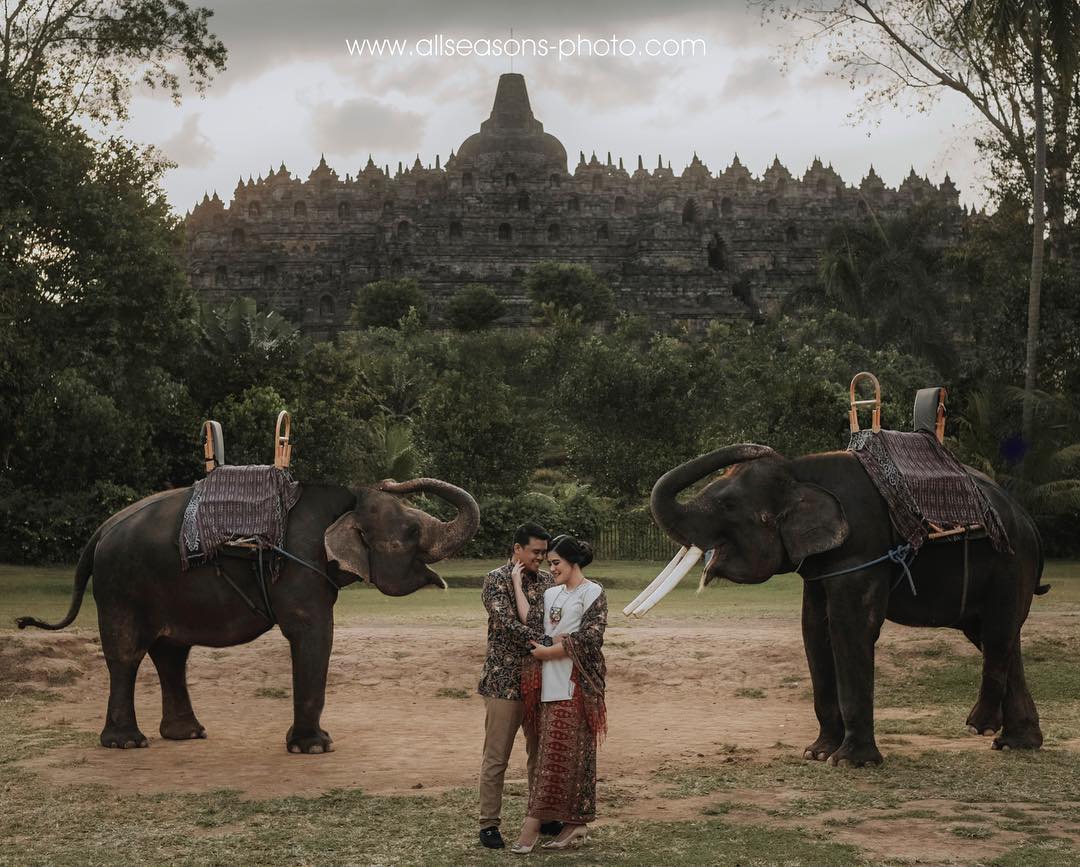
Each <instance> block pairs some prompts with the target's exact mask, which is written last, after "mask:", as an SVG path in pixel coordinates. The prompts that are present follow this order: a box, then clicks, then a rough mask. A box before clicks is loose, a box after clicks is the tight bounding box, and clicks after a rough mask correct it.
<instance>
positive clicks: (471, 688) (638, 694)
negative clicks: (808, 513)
mask: <svg viewBox="0 0 1080 867" xmlns="http://www.w3.org/2000/svg"><path fill="white" fill-rule="evenodd" d="M1054 619H1055V618H1053V617H1049V618H1047V622H1045V623H1044V624H1042V626H1041V627H1040V632H1045V631H1046V630H1047V629H1049V630H1051V631H1052V630H1053V629H1054V628H1056V627H1062V628H1064V627H1066V626H1068V627H1069V628H1071V627H1072V622H1071V621H1070V623H1068V624H1065V623H1061V624H1055V623H1052V622H1050V621H1051V620H1054ZM927 637H928V633H927V632H925V631H916V630H908V629H904V628H902V627H896V626H891V625H889V626H887V627H886V630H885V633H884V635H883V637H882V639H881V642H880V644H879V648H880V651H879V660H880V661H879V665H887V664H888V662H887V659H888V657H889V650H890V648H900V647H902V646H903V645H904V644H905V643H907V642H912V641H918V640H925V639H926V638H927ZM934 638H935V639H940V638H945V639H947V640H949V641H953V640H956V641H957V642H958V645H959V643H960V640H959V639H956V638H955V637H951V636H947V635H945V634H944V632H943V631H938V632H936V633H935V634H934ZM3 644H4V645H5V646H4V647H2V648H0V651H3V654H2V655H3V657H4V658H5V660H6V661H7V662H8V663H9V664H16V665H27V666H32V667H33V668H34V670H35V673H36V675H37V676H36V677H35V680H40V679H41V678H42V677H44V678H45V680H46V681H47V682H49V683H51V684H53V685H54V686H57V685H59V688H58V692H59V694H60V696H61V699H60V700H59V701H54V702H49V703H42V704H38V705H36V707H37V708H38V711H37V715H38V718H37V719H35V720H34V722H36V723H39V724H63V725H70V726H71V727H73V728H76V729H85V730H88V731H93V732H97V731H98V730H99V729H100V727H101V723H102V719H103V715H104V710H105V700H106V697H107V692H108V679H107V674H106V669H105V665H104V661H103V660H102V658H101V656H100V652H99V649H98V645H97V639H96V636H95V635H94V634H93V633H92V632H90V631H80V632H78V633H75V634H55V635H53V634H42V633H36V634H30V633H22V634H18V635H17V636H16V635H12V636H5V637H4V639H3ZM606 650H607V658H608V665H609V678H608V683H609V696H608V710H609V725H610V732H609V735H608V739H607V742H606V743H605V744H604V746H603V747H602V748H601V752H600V756H599V773H600V778H601V780H600V787H601V792H600V795H601V813H603V814H605V815H604V819H603V821H605V822H612V821H626V820H633V819H639V818H648V819H661V820H667V821H674V820H679V819H693V818H700V816H701V812H702V808H703V806H704V805H706V804H707V803H708V802H710V801H712V802H715V801H716V798H715V796H714V797H712V798H695V797H685V798H678V799H672V798H671V797H664V795H663V790H664V789H665V788H666V787H667V786H668V785H669V784H667V783H665V782H664V781H663V775H662V772H663V771H665V770H672V769H677V770H686V769H691V768H693V767H695V766H698V765H701V766H710V767H714V768H715V767H716V765H717V763H718V762H724V761H733V760H738V761H743V760H748V761H761V762H765V761H768V760H770V759H773V758H776V757H780V756H792V755H796V754H801V751H802V748H803V746H804V745H805V744H807V743H809V742H810V741H811V740H813V738H814V737H815V736H816V723H815V720H814V714H813V707H812V704H811V701H810V686H809V678H808V673H807V669H806V662H805V659H804V657H803V651H802V644H801V639H800V635H799V626H798V623H797V621H795V620H794V619H791V618H783V619H779V618H775V617H774V618H769V619H750V620H746V621H742V622H732V621H728V622H725V623H724V624H722V625H719V624H716V625H714V624H703V625H700V626H697V625H694V626H681V625H677V624H675V625H666V624H664V623H662V622H656V623H651V624H648V625H635V626H632V627H620V626H617V625H613V627H612V628H609V630H608V635H607V647H606ZM483 651H484V646H483V634H482V632H478V630H477V629H476V628H475V627H473V626H470V627H468V628H458V627H451V626H419V625H404V626H393V625H391V626H364V627H348V628H339V629H338V631H337V635H336V638H335V643H334V654H333V657H332V660H331V664H330V677H329V687H328V693H327V704H326V710H325V713H324V716H323V726H324V728H326V730H327V731H329V732H330V734H331V736H332V737H333V738H334V739H335V751H334V752H332V753H330V754H327V755H318V756H297V755H290V754H288V753H287V752H286V750H285V748H284V737H285V732H286V730H287V729H288V727H289V725H290V722H291V712H292V705H291V699H290V694H291V690H290V661H289V652H288V645H287V644H286V642H285V640H284V638H282V637H281V635H280V634H279V633H277V632H276V631H275V632H273V633H271V634H269V635H267V636H264V637H263V638H261V639H259V640H258V641H256V642H254V643H252V644H250V645H246V646H243V647H235V648H228V649H224V650H211V649H207V648H196V649H195V650H194V651H193V653H192V658H191V663H190V666H189V683H190V690H191V694H192V698H193V702H194V705H195V710H196V713H197V715H198V717H199V719H200V721H201V722H202V724H203V725H204V726H205V727H206V729H207V731H208V735H209V737H208V739H207V740H199V741H186V742H175V741H167V740H163V739H161V738H160V737H157V725H158V722H159V720H160V692H159V689H158V683H157V675H156V672H155V671H154V669H153V666H152V665H151V664H150V662H149V660H147V661H146V663H144V665H143V667H142V669H141V671H140V674H139V680H138V692H137V711H138V715H139V720H140V725H141V728H142V729H143V731H144V733H145V734H146V735H147V736H148V737H150V739H151V743H150V747H149V748H148V749H134V750H127V751H117V750H105V749H100V748H86V747H84V746H79V747H63V748H59V749H55V750H50V751H48V752H47V753H45V754H43V755H42V756H39V757H33V756H29V757H27V758H26V759H25V761H23V762H22V764H23V765H25V766H26V767H28V768H32V769H34V770H35V771H37V772H38V773H40V774H42V775H43V776H44V777H45V778H46V779H48V780H49V781H51V782H53V783H55V784H58V785H66V784H74V783H99V784H104V785H106V786H109V787H113V788H115V789H117V790H121V791H125V792H146V793H149V792H178V791H179V792H184V791H192V792H195V791H208V790H213V789H222V788H230V789H239V790H241V791H242V792H244V793H245V794H246V795H247V796H249V797H253V798H260V797H272V796H281V795H314V794H317V793H320V792H323V791H326V790H329V789H334V788H341V787H350V788H356V787H358V788H360V789H362V790H364V791H365V792H368V793H370V794H430V793H438V792H441V791H445V790H448V789H454V788H460V787H473V786H475V784H476V777H477V772H478V768H479V759H480V752H481V745H482V732H483V714H484V705H483V701H482V699H481V698H480V697H478V696H477V695H476V694H475V687H476V681H477V677H478V673H479V671H480V667H481V663H482V659H483ZM976 688H977V685H976V684H974V683H973V684H972V698H973V699H974V695H975V690H976ZM899 713H900V712H899V711H898V710H897V709H893V710H891V711H890V710H879V712H878V718H879V720H880V719H884V718H888V717H889V716H891V715H893V716H895V715H898V714H899ZM917 713H918V711H914V710H904V711H903V713H902V715H903V716H905V717H909V718H910V717H911V716H913V715H917ZM956 725H957V727H958V728H960V727H962V725H963V719H962V718H958V719H957V720H956ZM893 740H895V743H890V739H888V738H883V739H882V749H883V752H885V753H886V755H887V756H888V755H896V754H904V753H909V754H910V753H917V752H921V751H923V750H925V749H928V748H933V749H941V750H987V749H988V748H989V743H988V741H987V740H986V739H981V738H976V737H971V738H935V737H928V736H916V735H910V736H907V735H906V736H905V737H903V738H896V739H893ZM733 745H734V746H737V747H738V753H737V754H733V753H734V751H733ZM524 762H525V755H524V745H523V742H522V740H521V738H520V736H519V741H518V745H517V747H516V749H515V754H514V757H513V760H512V763H511V767H510V770H509V771H508V776H507V778H508V781H510V782H517V783H523V782H524V776H525V772H524ZM820 770H821V772H822V773H851V772H849V771H848V772H846V771H839V770H836V769H830V768H826V767H824V766H822V767H821V768H820ZM658 775H659V776H658ZM605 794H606V797H607V799H608V800H609V805H608V806H607V808H606V809H605V805H604V803H603V801H604V799H605ZM799 794H800V793H799V792H798V791H795V790H785V788H784V786H783V785H782V784H781V785H780V786H779V788H772V789H769V790H767V791H760V790H757V791H755V790H743V791H736V792H733V793H731V798H732V799H733V800H734V801H735V802H738V803H741V804H747V805H751V806H755V807H757V808H758V810H757V812H756V813H755V816H756V818H755V819H754V821H760V819H761V812H760V808H761V807H763V806H764V807H768V806H769V805H770V804H776V803H783V802H784V801H790V800H793V799H795V798H797V797H799ZM917 805H918V807H919V808H921V809H924V810H925V809H928V808H930V809H932V808H933V804H932V803H931V802H929V801H926V800H921V801H919V802H917ZM729 818H731V819H732V820H734V821H738V820H739V817H738V810H735V811H734V812H733V813H732V814H730V816H729ZM828 818H829V817H828V816H824V817H821V816H819V817H817V818H816V819H815V820H813V821H810V822H808V821H805V820H804V821H794V820H792V821H794V824H797V825H799V826H801V827H815V826H816V827H818V828H825V829H827V832H828V834H829V836H830V837H832V838H833V839H837V840H840V841H847V842H853V843H855V844H856V845H858V846H859V847H860V848H861V849H863V850H864V851H865V852H866V853H867V854H870V855H872V856H877V857H882V858H901V859H905V860H914V859H918V860H919V861H920V862H922V863H946V862H950V861H952V860H953V859H954V857H955V853H956V846H957V839H956V837H955V836H952V835H950V834H948V833H946V832H945V831H944V829H943V828H942V827H941V823H940V822H936V821H928V820H926V819H919V818H913V819H912V820H910V821H903V820H892V821H889V822H887V823H880V827H876V826H875V824H874V822H873V821H870V822H866V821H861V822H860V824H859V826H858V827H857V828H846V827H844V826H843V823H842V822H832V823H829V822H828V821H827V819H828ZM462 821H463V822H469V821H472V817H468V816H463V817H462ZM777 821H778V822H780V823H783V820H777ZM823 822H824V824H822V823H823ZM1068 830H1071V829H1066V831H1068ZM1012 839H1013V838H1012V837H1011V836H1010V835H1009V834H1008V833H1007V832H1003V833H1000V834H995V836H994V839H993V840H992V841H990V840H987V841H979V840H965V841H964V853H965V859H964V860H965V862H966V861H967V859H968V858H977V857H980V856H981V855H992V854H994V853H995V852H1000V851H1001V850H1002V849H1003V848H1006V847H1007V846H1008V844H1009V843H1010V841H1011V840H1012Z"/></svg>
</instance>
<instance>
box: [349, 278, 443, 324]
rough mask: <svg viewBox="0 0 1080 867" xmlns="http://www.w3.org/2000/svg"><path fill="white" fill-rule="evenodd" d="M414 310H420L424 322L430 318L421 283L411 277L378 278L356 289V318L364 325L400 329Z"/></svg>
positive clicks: (354, 309)
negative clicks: (399, 278)
mask: <svg viewBox="0 0 1080 867" xmlns="http://www.w3.org/2000/svg"><path fill="white" fill-rule="evenodd" d="M410 310H415V311H416V314H417V316H418V317H419V319H420V321H421V322H424V321H425V320H426V319H427V304H426V303H425V299H424V293H423V290H422V289H421V288H420V284H419V283H417V282H416V281H415V280H411V279H403V280H376V281H375V282H374V283H368V284H367V285H365V286H361V287H360V288H359V289H358V290H357V291H356V300H355V301H354V302H353V310H352V320H353V322H355V323H356V324H357V325H359V326H360V327H361V328H398V327H399V325H400V323H401V320H402V319H403V318H404V317H406V316H408V315H409V311H410Z"/></svg>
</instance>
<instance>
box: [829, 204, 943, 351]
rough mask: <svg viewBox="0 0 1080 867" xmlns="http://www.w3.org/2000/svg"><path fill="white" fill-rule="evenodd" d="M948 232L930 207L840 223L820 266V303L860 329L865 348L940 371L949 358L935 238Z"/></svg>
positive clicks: (831, 233) (935, 211) (834, 229)
mask: <svg viewBox="0 0 1080 867" xmlns="http://www.w3.org/2000/svg"><path fill="white" fill-rule="evenodd" d="M951 231H952V227H951V226H950V223H949V218H948V216H947V215H946V214H944V213H942V212H940V211H939V210H937V209H933V208H923V209H921V210H920V211H918V212H916V213H913V214H909V215H906V216H903V217H896V218H892V219H885V220H878V219H877V218H873V219H871V220H870V221H869V222H859V223H847V222H845V223H839V224H837V225H836V226H834V227H833V228H832V229H831V230H830V231H829V234H828V236H827V237H826V240H825V247H824V249H823V250H822V252H821V258H820V262H819V267H818V282H819V287H818V292H819V293H820V296H821V297H820V298H819V299H817V300H818V304H822V303H824V304H825V305H826V306H829V307H835V308H836V309H839V310H842V311H843V312H845V313H848V314H850V315H851V316H853V317H855V318H856V319H857V320H858V321H859V322H861V323H863V325H864V334H863V340H864V341H866V342H867V343H868V344H869V345H872V346H880V345H892V346H896V347H897V348H898V349H900V350H901V351H902V352H905V353H908V354H914V355H918V356H921V357H923V358H926V359H928V360H930V361H931V362H933V363H934V364H936V365H937V366H938V367H939V368H941V369H945V368H946V367H948V366H950V364H951V361H952V359H953V357H954V355H955V353H954V349H953V346H952V342H951V339H950V337H949V336H948V334H947V325H946V323H947V316H946V314H947V313H948V307H947V304H946V299H945V293H944V291H943V288H942V279H943V273H944V269H943V267H942V264H941V252H940V249H937V248H935V246H934V244H933V240H934V239H936V238H940V237H941V236H943V235H945V236H947V235H948V234H950V232H951Z"/></svg>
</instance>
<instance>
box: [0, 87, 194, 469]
mask: <svg viewBox="0 0 1080 867" xmlns="http://www.w3.org/2000/svg"><path fill="white" fill-rule="evenodd" d="M0 153H3V154H4V159H3V160H0V287H2V289H0V299H2V302H0V308H2V313H3V317H2V318H0V347H2V348H0V403H2V404H3V406H4V407H5V411H6V413H7V414H8V417H9V418H12V419H14V420H15V423H14V424H11V425H5V426H4V429H3V430H0V458H2V459H3V460H4V463H5V468H6V466H7V462H8V460H9V459H10V457H11V454H12V449H13V447H14V446H15V445H16V444H17V443H16V442H15V439H16V438H18V437H35V436H37V433H36V432H35V431H33V430H29V429H26V428H25V426H21V425H20V424H19V422H18V420H19V419H20V418H22V416H23V413H24V412H25V411H26V409H27V406H28V402H29V401H31V400H32V399H33V397H34V395H35V394H36V393H38V392H39V391H41V390H48V389H50V388H52V387H53V384H55V383H56V382H58V381H59V378H61V377H62V376H63V375H64V372H65V371H77V372H78V376H79V377H81V378H82V379H84V380H86V381H87V382H89V383H91V384H92V385H93V386H94V388H95V390H96V391H97V392H99V393H100V394H101V395H102V396H103V398H105V399H107V400H108V401H111V403H112V404H113V405H114V406H115V407H116V408H117V411H118V412H120V413H122V414H124V415H125V416H126V418H127V420H128V423H129V424H130V425H131V430H132V434H131V435H132V436H137V434H136V433H135V432H136V431H137V430H141V429H142V428H141V427H140V426H141V425H142V421H139V420H145V421H146V422H147V423H148V424H149V430H150V431H158V430H160V429H161V423H160V422H158V421H156V420H155V419H154V418H153V416H152V415H151V413H153V412H156V411H158V410H159V409H160V405H159V404H157V403H156V402H154V401H153V400H150V399H149V398H150V397H151V396H153V395H165V394H168V393H171V392H173V391H174V390H175V389H174V386H176V385H177V383H178V381H179V380H180V378H181V377H183V376H184V374H185V372H186V361H187V359H188V358H189V356H190V348H191V346H192V344H193V342H194V330H193V323H192V312H193V309H194V306H193V302H192V299H191V295H190V290H189V289H188V287H187V282H186V279H185V277H184V274H183V271H182V269H181V266H180V263H179V261H178V259H177V257H176V245H177V243H178V240H179V238H178V229H177V224H176V221H175V218H174V217H173V216H172V215H171V212H170V210H169V207H168V204H167V202H166V201H165V199H164V195H163V194H162V192H161V190H160V187H159V186H158V184H157V181H158V178H159V177H160V171H161V168H162V166H161V164H160V163H158V162H156V161H155V160H153V159H151V158H149V157H148V156H147V155H146V154H145V153H143V152H141V151H139V150H138V149H135V148H133V147H131V146H129V145H127V144H125V143H123V142H119V141H116V140H111V141H109V142H105V143H98V142H94V141H92V140H91V139H90V138H89V137H88V136H87V135H86V134H85V133H83V132H82V131H81V130H80V129H79V128H78V127H76V126H74V125H73V124H72V123H70V122H69V121H66V120H62V119H55V118H52V119H51V118H48V117H47V116H45V115H44V114H43V113H42V111H41V110H40V109H38V108H37V107H35V106H33V105H32V104H30V103H29V102H28V101H27V100H25V99H21V98H17V97H14V96H13V95H12V94H11V93H10V91H8V90H6V89H3V88H0ZM150 436H151V437H153V436H154V434H150ZM171 436H172V435H171V434H170V436H169V437H168V438H167V439H168V440H169V441H171ZM92 442H94V443H96V444H97V446H98V448H99V449H100V450H101V451H112V450H114V449H115V448H116V444H115V443H111V442H108V440H107V439H102V438H100V437H96V438H94V439H93V440H92ZM25 445H26V444H25V443H24V444H23V445H22V446H20V449H21V453H22V454H29V452H27V451H26V449H25V447H24V446H25ZM88 469H89V468H88ZM155 481H160V478H159V479H155ZM148 483H150V482H149V479H148V478H146V477H142V478H140V479H139V481H138V484H139V485H143V484H148ZM73 484H77V482H74V481H73Z"/></svg>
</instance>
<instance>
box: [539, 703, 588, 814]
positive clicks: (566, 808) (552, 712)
mask: <svg viewBox="0 0 1080 867" xmlns="http://www.w3.org/2000/svg"><path fill="white" fill-rule="evenodd" d="M577 692H578V695H580V688H577ZM539 722H540V726H539V727H540V743H539V745H538V750H539V761H538V762H537V766H536V778H535V779H534V780H532V784H531V786H530V787H529V809H528V815H530V816H532V817H533V818H535V819H539V820H540V821H541V822H549V821H553V820H554V821H559V822H569V823H572V824H586V823H588V822H591V821H593V819H595V818H596V735H595V734H594V733H593V732H592V730H591V729H590V728H589V723H588V720H587V719H586V718H585V713H584V710H583V706H582V703H581V701H580V699H570V700H569V701H547V702H543V703H541V705H540V720H539Z"/></svg>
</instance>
